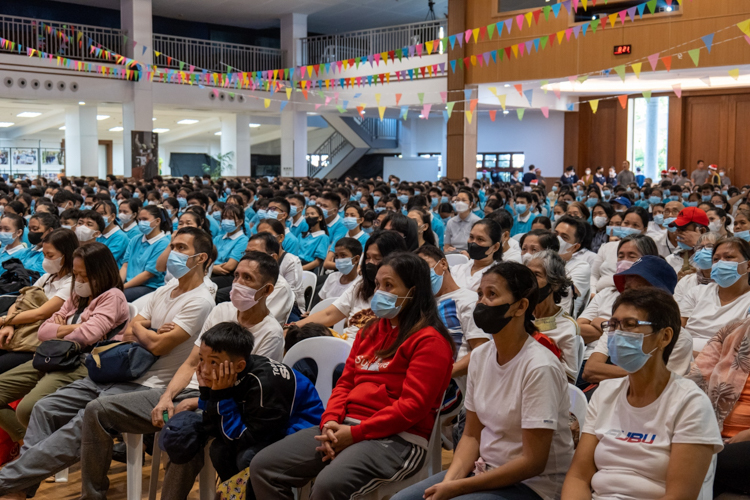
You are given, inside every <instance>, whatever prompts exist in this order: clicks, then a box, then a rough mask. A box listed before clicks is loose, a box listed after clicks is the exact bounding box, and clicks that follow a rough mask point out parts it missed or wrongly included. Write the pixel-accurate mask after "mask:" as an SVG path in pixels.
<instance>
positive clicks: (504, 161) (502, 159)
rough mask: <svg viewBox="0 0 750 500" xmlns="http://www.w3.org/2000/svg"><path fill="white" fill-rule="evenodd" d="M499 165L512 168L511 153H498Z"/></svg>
mask: <svg viewBox="0 0 750 500" xmlns="http://www.w3.org/2000/svg"><path fill="white" fill-rule="evenodd" d="M497 166H498V167H500V168H510V154H508V153H504V154H499V155H497Z"/></svg>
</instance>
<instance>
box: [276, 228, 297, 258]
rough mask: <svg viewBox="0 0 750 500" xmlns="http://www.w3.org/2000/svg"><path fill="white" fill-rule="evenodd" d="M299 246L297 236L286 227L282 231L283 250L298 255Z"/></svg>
mask: <svg viewBox="0 0 750 500" xmlns="http://www.w3.org/2000/svg"><path fill="white" fill-rule="evenodd" d="M285 229H286V228H285ZM300 246H301V245H300V241H299V238H297V237H296V236H295V235H294V234H292V232H291V231H290V230H289V229H286V230H285V233H284V242H283V243H282V244H281V248H283V249H284V251H285V252H288V253H290V254H292V255H296V256H297V257H299V250H300Z"/></svg>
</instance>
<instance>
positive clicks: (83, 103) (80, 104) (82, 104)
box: [78, 101, 86, 106]
mask: <svg viewBox="0 0 750 500" xmlns="http://www.w3.org/2000/svg"><path fill="white" fill-rule="evenodd" d="M78 105H79V106H85V105H86V103H85V102H83V101H78Z"/></svg>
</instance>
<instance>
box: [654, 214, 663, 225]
mask: <svg viewBox="0 0 750 500" xmlns="http://www.w3.org/2000/svg"><path fill="white" fill-rule="evenodd" d="M654 224H656V225H657V226H661V225H663V224H664V214H657V215H654Z"/></svg>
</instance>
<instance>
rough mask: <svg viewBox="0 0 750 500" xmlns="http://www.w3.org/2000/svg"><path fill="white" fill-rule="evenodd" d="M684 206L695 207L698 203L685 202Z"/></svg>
mask: <svg viewBox="0 0 750 500" xmlns="http://www.w3.org/2000/svg"><path fill="white" fill-rule="evenodd" d="M685 206H686V207H697V206H698V202H697V201H686V202H685Z"/></svg>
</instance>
